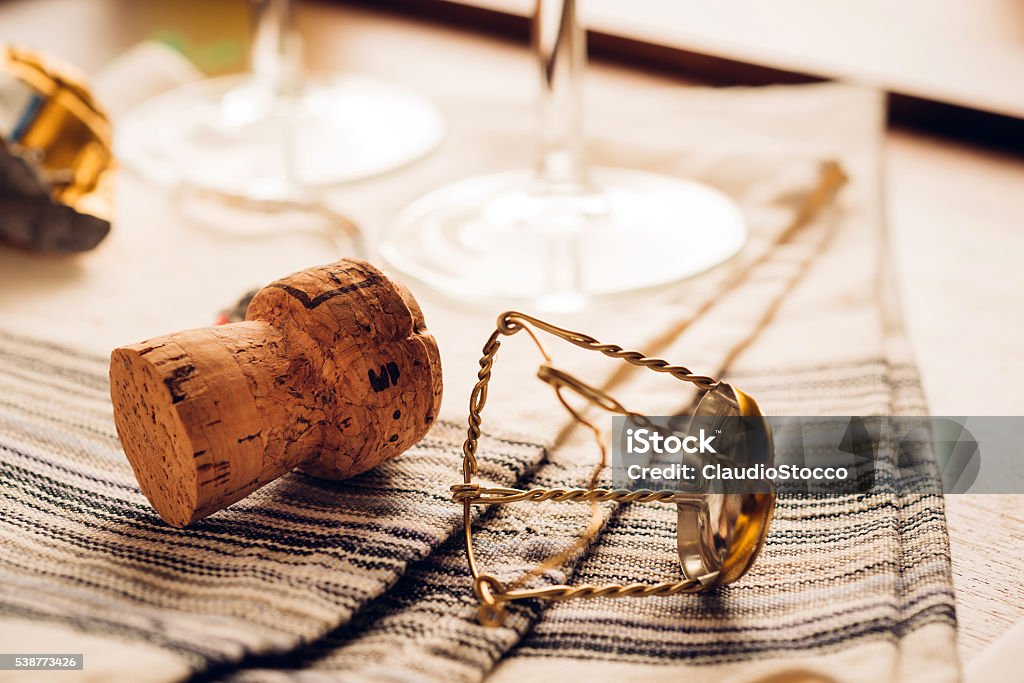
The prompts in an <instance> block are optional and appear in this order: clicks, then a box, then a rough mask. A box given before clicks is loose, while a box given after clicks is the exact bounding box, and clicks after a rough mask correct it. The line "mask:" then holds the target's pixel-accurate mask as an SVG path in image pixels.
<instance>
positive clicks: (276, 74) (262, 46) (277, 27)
mask: <svg viewBox="0 0 1024 683" xmlns="http://www.w3.org/2000/svg"><path fill="white" fill-rule="evenodd" d="M255 23H256V27H255V31H254V33H253V39H252V52H251V54H250V61H251V64H252V67H251V68H252V72H253V76H254V77H255V78H256V80H257V81H259V82H261V83H263V84H265V85H266V86H267V87H269V88H270V89H271V90H272V91H273V92H275V93H277V94H279V95H287V94H291V93H294V92H295V90H296V89H297V88H298V84H299V79H300V74H301V72H302V56H301V54H300V52H301V50H300V45H299V40H298V34H297V33H296V32H295V26H294V19H293V16H292V3H291V2H290V0H257V2H256V22H255Z"/></svg>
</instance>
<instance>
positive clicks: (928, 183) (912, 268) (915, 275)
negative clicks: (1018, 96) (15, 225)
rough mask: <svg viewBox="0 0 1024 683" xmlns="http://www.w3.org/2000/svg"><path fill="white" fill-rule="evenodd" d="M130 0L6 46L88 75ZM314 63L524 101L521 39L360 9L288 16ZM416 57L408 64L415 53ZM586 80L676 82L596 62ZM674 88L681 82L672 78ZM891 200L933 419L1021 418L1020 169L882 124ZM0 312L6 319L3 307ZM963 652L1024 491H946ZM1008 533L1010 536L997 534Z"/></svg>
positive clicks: (1017, 527)
mask: <svg viewBox="0 0 1024 683" xmlns="http://www.w3.org/2000/svg"><path fill="white" fill-rule="evenodd" d="M133 4H134V3H130V2H125V1H124V0H94V1H93V2H89V3H83V2H80V1H79V0H33V1H31V2H29V1H28V0H8V1H7V2H0V41H5V40H11V41H17V42H21V43H27V44H34V45H36V46H39V47H42V48H46V49H50V50H52V51H54V52H56V53H57V54H60V55H62V56H64V57H66V58H67V59H69V60H70V61H72V62H74V63H76V64H78V65H79V66H81V67H82V68H83V69H85V70H86V71H95V70H97V69H98V68H100V67H102V65H103V64H104V63H106V62H107V61H109V60H110V59H111V58H113V57H114V56H116V55H117V54H118V53H120V52H121V51H122V50H124V49H125V48H126V47H128V46H130V45H132V44H133V43H134V42H136V41H138V40H140V39H141V38H143V37H145V35H146V27H144V26H140V25H139V23H138V22H133V21H131V9H132V5H133ZM298 21H299V26H300V30H301V31H302V33H303V36H304V39H305V42H306V49H307V53H308V61H309V63H310V65H311V67H312V68H314V69H324V70H329V69H345V70H353V71H360V72H364V73H369V74H373V75H378V76H382V77H386V78H389V79H392V80H395V81H399V82H405V83H409V84H413V85H415V84H416V83H417V82H418V81H421V80H422V79H452V80H453V82H452V87H453V88H455V87H458V82H457V81H455V80H454V79H456V78H458V74H459V73H460V71H459V69H467V68H469V69H475V70H478V71H479V72H486V73H487V74H488V75H489V78H488V79H486V81H487V83H489V85H484V86H480V85H479V84H480V82H481V81H480V79H477V80H475V81H474V83H477V84H478V87H494V88H503V89H516V90H517V91H520V92H522V93H523V97H524V98H528V97H530V96H531V93H532V92H533V81H532V79H533V75H534V72H533V70H532V68H531V66H532V65H531V62H530V58H529V54H528V52H527V50H526V46H525V45H521V44H518V43H514V42H511V41H502V40H497V39H494V38H491V37H487V36H485V35H480V34H475V33H472V32H469V31H466V30H465V29H464V28H454V27H448V26H445V25H443V24H440V23H435V22H433V21H430V22H425V21H423V20H421V19H409V18H406V17H403V16H402V15H399V14H392V13H376V12H374V11H371V10H368V9H366V8H365V7H362V8H351V7H347V6H344V5H337V4H329V5H328V4H307V5H303V6H302V7H301V8H300V12H299V16H298ZM410 55H415V59H412V58H410ZM591 72H592V74H593V76H592V77H594V78H603V79H651V80H652V81H657V80H659V79H663V78H672V77H671V76H665V75H658V76H652V75H650V74H645V73H641V72H638V71H631V70H630V69H629V68H627V67H623V66H621V65H616V66H609V65H601V64H596V65H594V66H593V68H592V70H591ZM676 80H685V75H684V74H680V75H679V76H678V78H677V79H676ZM884 159H885V166H886V169H885V170H886V180H885V187H884V190H885V193H886V195H887V202H888V208H887V211H888V219H889V224H890V230H891V235H892V242H893V250H894V255H895V262H896V266H897V271H898V274H899V285H900V288H901V296H902V299H903V304H904V313H905V317H906V324H907V327H908V332H909V336H910V340H911V342H912V344H913V348H914V350H915V352H916V356H917V360H918V363H919V364H920V368H921V374H922V379H923V382H924V387H925V391H926V394H927V397H928V400H929V403H930V406H931V411H932V413H933V414H936V415H1024V395H1022V394H1021V392H1019V391H1018V388H1019V387H1020V385H1021V383H1022V381H1024V354H1021V353H1020V349H1022V348H1024V320H1022V317H1021V311H1024V268H1022V266H1021V258H1022V256H1024V229H1022V228H1024V226H1022V222H1024V160H1022V159H1021V158H1019V157H1014V156H1010V155H1007V154H1003V153H1000V152H999V151H994V150H987V149H980V148H975V147H970V146H966V145H964V144H960V143H957V142H955V141H950V140H943V139H935V138H931V137H927V136H925V135H922V134H917V133H914V132H911V131H907V130H893V131H890V132H889V134H888V137H887V144H886V149H885V152H884ZM0 315H2V312H0ZM947 503H948V517H949V525H950V534H951V542H952V547H953V557H954V573H955V581H956V587H957V592H958V609H959V618H960V648H961V653H962V655H963V658H964V660H965V661H966V660H969V659H971V658H972V657H973V656H974V655H976V654H977V653H978V652H979V651H980V650H982V649H983V648H984V647H985V646H986V645H987V644H989V643H990V642H992V641H993V640H994V639H995V638H996V637H998V636H999V635H1000V634H1001V633H1002V632H1004V631H1005V630H1007V629H1008V628H1009V626H1010V625H1011V624H1012V623H1013V622H1014V621H1016V620H1019V619H1022V618H1024V587H1022V583H1021V580H1020V576H1021V572H1020V569H1019V568H1020V566H1022V564H1024V538H1022V531H1024V496H950V497H948V498H947ZM1007 535H1008V536H1009V538H1007V537H1006V536H1007Z"/></svg>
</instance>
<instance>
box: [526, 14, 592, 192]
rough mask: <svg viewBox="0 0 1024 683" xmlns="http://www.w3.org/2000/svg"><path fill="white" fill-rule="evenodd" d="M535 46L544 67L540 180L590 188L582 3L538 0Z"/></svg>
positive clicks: (551, 184) (559, 185)
mask: <svg viewBox="0 0 1024 683" xmlns="http://www.w3.org/2000/svg"><path fill="white" fill-rule="evenodd" d="M533 47H534V50H535V52H536V54H537V61H538V66H539V67H540V103H539V118H540V124H539V127H540V144H539V153H538V156H537V176H538V179H539V180H540V181H541V183H543V184H545V185H546V186H548V187H549V188H550V189H558V188H565V189H569V188H573V187H577V188H578V187H580V186H582V185H584V184H586V173H587V171H586V162H585V159H584V154H583V130H582V123H583V91H582V86H583V69H584V67H585V66H586V59H587V45H586V33H585V32H584V30H583V27H582V26H581V25H580V22H579V21H578V19H577V16H576V0H537V8H536V12H535V13H534V24H533Z"/></svg>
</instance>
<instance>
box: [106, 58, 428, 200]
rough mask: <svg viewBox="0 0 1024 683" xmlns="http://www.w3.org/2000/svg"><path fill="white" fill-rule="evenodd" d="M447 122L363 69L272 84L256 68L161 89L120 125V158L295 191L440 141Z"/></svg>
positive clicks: (251, 187)
mask: <svg viewBox="0 0 1024 683" xmlns="http://www.w3.org/2000/svg"><path fill="white" fill-rule="evenodd" d="M443 133H444V125H443V123H442V119H441V115H440V113H439V112H438V111H437V109H436V108H435V107H434V106H433V105H432V104H431V103H430V102H429V101H428V100H426V99H425V98H424V97H422V96H420V95H418V94H416V93H414V92H411V91H410V90H408V89H406V88H404V87H402V86H399V85H395V84H392V83H386V82H383V81H378V80H375V79H371V78H365V77H361V76H348V75H346V76H325V77H320V76H310V77H308V78H306V79H305V80H304V82H303V83H302V84H301V86H300V87H299V88H298V90H297V92H296V93H295V94H293V95H289V96H284V95H280V94H277V93H274V92H273V91H272V90H271V89H269V88H267V87H266V86H265V85H264V84H262V83H261V82H259V81H258V80H257V79H256V78H254V77H253V76H227V77H223V78H216V79H211V80H207V81H200V82H198V83H193V84H190V85H186V86H184V87H181V88H178V89H176V90H173V91H171V92H168V93H165V94H163V95H159V96H157V97H155V98H153V99H151V100H148V101H146V102H144V103H143V104H142V105H140V106H139V107H137V108H136V109H134V110H133V111H131V112H129V113H128V114H127V115H126V116H125V117H124V119H123V120H122V121H120V122H119V125H118V128H117V136H116V140H115V145H116V151H117V155H118V158H119V159H120V160H121V161H122V162H123V163H124V164H125V165H126V166H128V167H129V168H131V169H132V170H134V171H137V172H139V173H140V174H141V175H142V176H143V177H145V178H147V179H149V180H152V181H155V182H157V183H159V184H161V185H169V186H173V185H178V184H188V185H192V186H195V187H199V188H202V189H204V190H211V191H216V192H221V193H223V194H226V195H232V196H236V197H245V198H249V199H263V200H272V201H278V200H297V199H301V196H302V195H303V194H304V193H306V192H307V191H308V190H309V189H310V188H321V187H327V186H331V185H337V184H340V183H345V182H350V181H354V180H360V179H362V178H367V177H370V176H374V175H378V174H381V173H385V172H387V171H390V170H393V169H396V168H399V167H401V166H404V165H406V164H408V163H410V162H412V161H415V160H416V159H418V158H420V157H421V156H423V155H424V154H426V153H427V152H429V151H431V150H432V149H434V147H436V146H437V144H438V143H439V142H440V141H441V138H442V136H443Z"/></svg>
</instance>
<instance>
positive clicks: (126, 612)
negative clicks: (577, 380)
mask: <svg viewBox="0 0 1024 683" xmlns="http://www.w3.org/2000/svg"><path fill="white" fill-rule="evenodd" d="M106 370H107V360H106V359H105V358H99V357H93V356H89V355H82V354H77V353H75V352H73V351H70V350H68V349H61V348H58V347H56V346H52V345H48V344H44V343H40V342H37V341H30V340H26V339H22V338H19V337H15V336H11V335H9V334H0V482H2V486H0V538H3V539H4V541H3V543H0V615H2V616H3V617H17V618H22V619H28V620H33V621H40V622H47V623H54V624H61V625H66V626H70V627H72V628H73V629H76V630H83V631H86V632H89V633H93V634H109V635H111V636H115V637H117V638H123V639H127V640H129V641H140V642H142V643H150V644H153V645H155V646H157V647H158V648H161V649H164V650H166V651H168V652H169V653H172V654H173V656H174V657H173V658H174V659H176V660H180V661H181V662H183V663H184V664H185V669H187V670H191V671H202V670H207V669H210V668H211V667H213V668H215V667H218V666H222V665H228V664H237V663H238V662H239V661H240V660H241V658H242V657H243V656H246V655H251V654H253V653H257V652H265V651H274V652H287V651H289V650H290V649H291V648H294V647H296V646H297V645H299V644H300V643H304V642H309V641H312V640H315V639H317V638H319V637H321V636H322V635H324V633H326V632H327V631H329V630H330V629H332V628H335V627H337V626H338V625H339V624H341V623H344V622H346V621H348V620H349V619H350V618H351V617H352V616H353V615H354V614H355V613H356V612H358V611H359V610H360V609H361V608H363V607H364V606H365V605H366V604H367V603H369V602H370V601H371V600H373V599H374V598H376V597H378V596H380V595H381V594H382V593H384V592H385V591H386V590H387V589H388V588H389V587H390V586H392V585H393V584H394V583H395V582H396V581H398V579H399V577H400V576H401V575H402V574H403V573H404V572H405V571H406V569H407V567H408V566H409V565H410V564H412V563H415V562H416V561H417V560H421V559H423V558H425V557H427V556H428V555H430V554H431V553H432V552H433V551H435V550H436V549H437V548H438V547H439V546H440V545H441V544H443V543H444V542H445V541H446V540H447V539H449V538H450V537H451V536H452V534H453V532H454V531H455V530H456V527H457V526H459V525H460V524H461V520H462V516H461V513H460V510H459V509H458V508H457V506H454V505H453V504H452V503H451V493H450V492H449V491H448V485H449V480H450V479H451V478H452V473H453V472H456V471H457V470H458V467H459V454H460V453H461V445H462V438H463V435H464V433H465V432H464V429H463V428H461V427H456V426H455V425H453V424H440V425H439V426H438V427H437V428H436V429H434V430H433V431H431V433H430V435H429V436H428V437H427V438H426V439H424V441H423V442H421V443H420V444H419V445H418V446H416V447H415V448H414V449H413V450H412V451H410V452H409V453H407V454H406V455H405V456H403V457H402V458H401V459H399V460H395V461H393V462H391V463H389V464H388V465H385V466H383V467H380V468H377V469H376V470H375V471H374V472H372V473H371V474H369V475H366V476H362V477H359V478H358V479H356V480H353V481H351V482H345V483H341V484H338V483H330V482H325V481H321V480H317V479H313V478H311V477H308V476H305V475H302V474H298V473H295V474H291V475H288V476H285V477H284V478H282V479H281V480H279V481H278V482H275V483H274V484H273V485H271V486H268V487H266V488H264V489H262V490H261V491H260V492H258V493H257V494H255V495H253V496H251V497H249V498H247V499H246V500H245V501H244V502H242V503H240V504H238V505H235V506H232V507H231V509H230V510H228V511H227V512H225V513H223V514H219V515H216V516H215V517H212V518H210V519H207V520H204V521H203V522H201V523H199V524H197V525H195V526H193V527H191V528H190V530H189V532H188V533H184V534H183V533H180V532H178V531H176V530H174V529H172V528H170V527H168V526H167V525H166V524H164V523H163V522H162V521H161V520H160V519H159V518H158V517H157V516H156V514H155V512H154V511H153V510H152V509H151V508H150V507H149V504H148V503H147V502H146V500H145V498H144V497H143V496H142V494H141V492H140V491H139V489H138V486H137V484H136V483H135V479H134V476H133V475H132V472H131V469H130V467H129V466H128V463H127V461H126V460H125V458H124V455H123V453H122V451H121V448H120V444H119V442H118V439H117V434H116V432H115V430H114V426H113V421H112V413H111V406H110V399H109V389H108V383H107V377H106ZM486 448H487V449H488V453H489V454H491V455H490V457H489V458H488V462H487V463H483V464H482V465H483V470H482V475H483V478H484V479H485V480H488V481H491V482H492V483H493V485H497V486H512V485H515V484H516V483H517V482H518V481H519V480H520V479H521V478H523V477H524V476H525V475H526V474H527V473H529V472H531V471H533V470H534V469H536V467H537V465H538V464H539V462H540V460H541V458H542V456H543V453H544V446H543V444H541V443H530V442H527V441H525V440H520V439H515V438H511V437H508V438H501V437H496V436H494V435H493V434H492V435H490V436H489V437H488V439H487V444H486ZM466 600H467V601H468V600H469V598H468V597H466ZM0 632H3V631H2V630H0ZM7 633H9V632H7ZM0 641H6V637H5V638H0ZM4 649H6V648H4ZM37 649H38V645H36V647H35V648H33V650H37ZM62 651H63V650H62ZM129 664H130V662H129ZM128 669H130V666H129V667H128ZM175 670H177V669H175ZM0 675H2V674H0ZM162 678H163V676H157V677H156V679H162ZM134 680H142V679H141V678H136V679H134Z"/></svg>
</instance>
